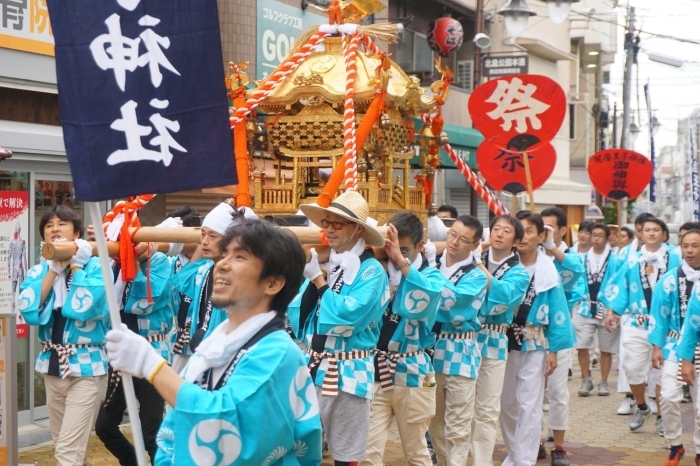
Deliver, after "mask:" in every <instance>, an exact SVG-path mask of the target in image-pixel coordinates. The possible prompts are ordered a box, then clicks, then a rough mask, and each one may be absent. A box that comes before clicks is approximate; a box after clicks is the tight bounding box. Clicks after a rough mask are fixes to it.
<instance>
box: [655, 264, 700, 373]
mask: <svg viewBox="0 0 700 466" xmlns="http://www.w3.org/2000/svg"><path fill="white" fill-rule="evenodd" d="M679 269H680V268H679V267H676V268H675V269H672V270H670V271H669V272H666V273H665V274H664V275H663V276H662V277H661V278H660V279H659V282H658V283H657V285H659V284H660V285H661V286H656V287H654V292H653V294H652V299H651V317H650V318H649V343H651V344H652V345H654V346H658V347H659V348H661V350H662V352H663V356H664V360H669V361H674V362H676V361H678V358H677V357H676V346H677V345H678V340H679V339H680V335H681V328H682V326H683V323H684V322H686V321H687V319H688V316H689V315H690V312H689V310H688V307H689V302H690V301H691V297H692V295H693V294H694V292H697V291H698V289H696V287H694V286H692V285H693V284H692V282H690V281H689V280H686V279H684V280H682V281H681V282H682V283H681V282H679V279H678V270H679ZM681 287H683V289H684V292H683V293H682V294H683V296H685V297H686V298H687V301H686V302H685V303H684V306H683V307H684V309H683V310H682V312H681V300H680V299H679V296H680V294H681V293H680V288H681ZM697 288H700V287H697ZM691 290H692V291H691ZM681 315H682V317H681Z"/></svg>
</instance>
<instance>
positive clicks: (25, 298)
mask: <svg viewBox="0 0 700 466" xmlns="http://www.w3.org/2000/svg"><path fill="white" fill-rule="evenodd" d="M34 301H36V294H35V293H34V290H32V289H31V288H27V289H26V290H24V291H23V292H22V294H20V295H19V298H17V308H18V309H19V310H20V311H24V310H26V309H29V308H30V307H32V305H33V304H34Z"/></svg>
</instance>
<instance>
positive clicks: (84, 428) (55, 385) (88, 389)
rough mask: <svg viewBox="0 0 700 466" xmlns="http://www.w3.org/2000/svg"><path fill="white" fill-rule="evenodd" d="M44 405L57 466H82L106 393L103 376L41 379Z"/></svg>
mask: <svg viewBox="0 0 700 466" xmlns="http://www.w3.org/2000/svg"><path fill="white" fill-rule="evenodd" d="M44 383H45V385H46V404H47V408H48V410H49V425H50V427H51V437H52V438H53V443H54V445H55V449H56V464H57V465H58V466H82V465H83V459H84V458H85V450H87V444H88V440H89V439H90V433H91V432H92V429H93V428H94V427H95V420H96V419H97V413H98V412H99V410H100V405H101V404H102V402H103V401H104V399H105V394H106V392H107V376H106V375H101V376H99V377H70V376H69V377H66V378H65V379H61V378H60V377H56V376H53V375H45V376H44Z"/></svg>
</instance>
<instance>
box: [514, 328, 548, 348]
mask: <svg viewBox="0 0 700 466" xmlns="http://www.w3.org/2000/svg"><path fill="white" fill-rule="evenodd" d="M510 328H512V329H513V335H514V336H515V339H516V341H517V342H518V345H520V346H522V344H523V341H524V340H535V342H536V343H537V345H539V346H544V345H545V342H546V340H545V338H544V329H543V328H542V327H540V326H537V327H534V326H532V325H518V324H515V323H513V324H511V325H510Z"/></svg>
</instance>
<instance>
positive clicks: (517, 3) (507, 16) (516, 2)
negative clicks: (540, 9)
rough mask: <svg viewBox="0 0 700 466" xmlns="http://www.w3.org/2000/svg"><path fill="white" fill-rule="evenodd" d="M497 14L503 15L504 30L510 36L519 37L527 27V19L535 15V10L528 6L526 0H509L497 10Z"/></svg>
mask: <svg viewBox="0 0 700 466" xmlns="http://www.w3.org/2000/svg"><path fill="white" fill-rule="evenodd" d="M498 14H499V15H502V16H503V22H504V23H505V26H506V31H507V32H508V35H509V36H510V37H514V38H515V37H520V35H521V34H522V33H523V32H525V29H527V21H528V19H530V16H536V15H537V13H535V10H533V9H532V8H530V5H528V4H527V0H510V2H509V3H508V4H507V5H506V6H504V7H503V8H501V9H500V10H498Z"/></svg>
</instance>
